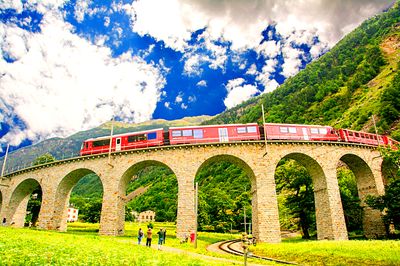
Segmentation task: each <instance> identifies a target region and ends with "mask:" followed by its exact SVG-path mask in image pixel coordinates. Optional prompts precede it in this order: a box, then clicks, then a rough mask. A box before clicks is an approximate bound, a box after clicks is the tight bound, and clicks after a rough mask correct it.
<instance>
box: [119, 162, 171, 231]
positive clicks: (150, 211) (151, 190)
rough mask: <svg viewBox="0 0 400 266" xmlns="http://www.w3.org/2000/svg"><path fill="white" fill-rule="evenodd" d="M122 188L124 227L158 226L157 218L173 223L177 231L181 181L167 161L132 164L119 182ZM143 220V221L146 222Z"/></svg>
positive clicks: (127, 228) (134, 229)
mask: <svg viewBox="0 0 400 266" xmlns="http://www.w3.org/2000/svg"><path fill="white" fill-rule="evenodd" d="M119 187H120V192H121V194H122V195H125V197H124V200H123V202H122V204H123V205H124V208H123V209H124V210H125V211H124V214H123V216H124V219H123V221H125V222H133V221H134V222H136V223H134V224H132V223H125V224H124V231H125V232H129V231H132V230H133V231H134V234H136V233H137V231H138V230H139V227H138V226H139V224H142V227H141V228H142V230H144V231H145V230H146V229H145V228H143V227H146V225H147V226H153V227H157V226H158V222H163V225H164V226H165V225H168V227H171V228H169V229H168V231H169V232H174V231H175V229H172V227H174V226H175V225H174V223H175V222H176V219H177V208H178V206H177V205H178V181H177V178H176V175H175V173H174V172H173V171H172V169H171V168H170V167H169V166H167V165H166V164H164V163H162V162H159V161H154V160H146V161H142V162H139V163H136V164H134V165H132V166H131V167H130V168H129V169H128V170H127V171H126V172H125V173H124V175H123V177H122V179H121V182H120V186H119ZM143 224H144V225H143Z"/></svg>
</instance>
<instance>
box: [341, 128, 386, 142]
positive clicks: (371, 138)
mask: <svg viewBox="0 0 400 266" xmlns="http://www.w3.org/2000/svg"><path fill="white" fill-rule="evenodd" d="M338 132H339V135H340V139H341V140H342V141H345V142H354V143H361V144H368V145H374V146H378V145H387V144H388V143H389V138H388V137H386V136H381V135H377V134H374V133H366V132H361V131H354V130H349V129H339V130H338Z"/></svg>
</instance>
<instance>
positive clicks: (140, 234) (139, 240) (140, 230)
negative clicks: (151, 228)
mask: <svg viewBox="0 0 400 266" xmlns="http://www.w3.org/2000/svg"><path fill="white" fill-rule="evenodd" d="M143 235H144V233H143V230H142V228H139V232H138V245H140V242H142V238H143Z"/></svg>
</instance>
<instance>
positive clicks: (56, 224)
mask: <svg viewBox="0 0 400 266" xmlns="http://www.w3.org/2000/svg"><path fill="white" fill-rule="evenodd" d="M88 174H96V173H95V172H94V171H93V170H90V169H87V168H80V169H76V170H73V171H72V172H70V173H68V174H67V175H66V176H64V177H63V178H62V179H61V181H60V183H59V184H58V186H57V190H56V194H55V201H54V214H53V228H54V229H56V230H59V231H66V230H67V216H68V202H69V198H70V195H71V191H72V189H73V188H74V186H75V185H76V184H77V183H78V181H79V180H80V179H82V178H83V177H84V176H86V175H88ZM100 181H101V183H102V184H103V181H102V180H101V177H100ZM103 189H104V185H103Z"/></svg>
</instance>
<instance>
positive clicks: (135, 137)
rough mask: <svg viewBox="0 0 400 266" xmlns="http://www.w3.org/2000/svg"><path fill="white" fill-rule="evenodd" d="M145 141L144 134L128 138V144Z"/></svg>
mask: <svg viewBox="0 0 400 266" xmlns="http://www.w3.org/2000/svg"><path fill="white" fill-rule="evenodd" d="M143 140H147V137H146V135H145V134H140V135H133V136H129V137H128V142H136V141H143Z"/></svg>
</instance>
